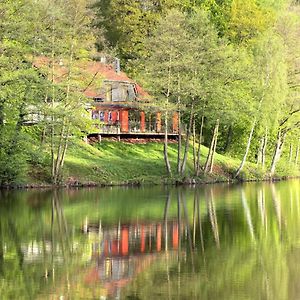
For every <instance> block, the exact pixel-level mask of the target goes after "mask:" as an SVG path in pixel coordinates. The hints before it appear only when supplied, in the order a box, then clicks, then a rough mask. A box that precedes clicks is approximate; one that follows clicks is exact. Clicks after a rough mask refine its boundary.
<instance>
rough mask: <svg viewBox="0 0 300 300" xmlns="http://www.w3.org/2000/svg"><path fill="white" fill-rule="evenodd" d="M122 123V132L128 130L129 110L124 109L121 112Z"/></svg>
mask: <svg viewBox="0 0 300 300" xmlns="http://www.w3.org/2000/svg"><path fill="white" fill-rule="evenodd" d="M120 123H121V132H128V131H129V126H128V111H127V110H122V111H121V112H120Z"/></svg>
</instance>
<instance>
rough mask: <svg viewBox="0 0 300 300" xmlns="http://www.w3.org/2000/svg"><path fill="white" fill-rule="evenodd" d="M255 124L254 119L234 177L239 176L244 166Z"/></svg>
mask: <svg viewBox="0 0 300 300" xmlns="http://www.w3.org/2000/svg"><path fill="white" fill-rule="evenodd" d="M255 126H256V119H255V120H254V122H253V125H252V128H251V131H250V134H249V137H248V142H247V146H246V151H245V154H244V157H243V159H242V161H241V164H240V166H239V168H238V169H237V171H236V173H235V176H234V177H238V176H239V174H240V172H241V171H242V169H243V167H244V165H245V163H246V160H247V156H248V152H249V149H250V146H251V141H252V136H253V132H254V129H255Z"/></svg>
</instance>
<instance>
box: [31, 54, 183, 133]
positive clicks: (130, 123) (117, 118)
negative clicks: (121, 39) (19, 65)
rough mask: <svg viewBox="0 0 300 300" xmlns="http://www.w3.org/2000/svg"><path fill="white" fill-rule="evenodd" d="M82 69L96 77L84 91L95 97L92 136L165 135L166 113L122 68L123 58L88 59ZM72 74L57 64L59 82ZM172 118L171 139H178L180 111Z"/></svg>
mask: <svg viewBox="0 0 300 300" xmlns="http://www.w3.org/2000/svg"><path fill="white" fill-rule="evenodd" d="M49 64H50V60H49V59H48V58H46V57H39V58H37V59H36V61H35V66H36V67H38V68H42V67H44V66H47V65H48V66H49ZM77 68H78V69H80V70H81V71H82V74H81V76H82V78H83V80H84V78H85V77H89V78H92V80H93V83H94V84H90V85H88V86H87V88H85V89H84V90H83V93H84V95H85V96H86V97H87V98H89V99H91V104H90V105H89V107H87V110H88V111H89V112H90V115H91V119H92V120H94V121H95V126H94V127H93V128H94V129H93V130H92V132H89V133H88V137H97V138H101V137H118V138H119V139H122V138H163V136H164V114H162V112H161V111H160V109H159V108H158V107H157V106H156V105H154V104H153V105H152V104H151V102H152V101H153V99H152V98H151V96H150V95H149V94H148V93H147V92H146V91H145V90H144V89H143V88H142V87H141V86H140V85H139V84H137V83H136V82H135V81H134V80H132V79H130V78H129V77H128V76H127V75H126V74H125V73H124V72H122V71H121V70H120V61H119V60H118V59H114V60H113V61H110V62H109V61H108V58H106V57H103V58H101V61H87V62H84V63H80V65H79V66H77ZM67 73H68V70H67V69H66V68H65V67H64V64H63V62H60V63H57V65H56V67H55V76H56V79H55V80H56V81H57V82H59V80H60V78H63V77H64V76H65V75H66V74H67ZM95 82H96V83H97V82H99V86H97V84H96V85H95ZM169 115H170V117H169V118H170V120H168V124H169V128H168V133H169V138H171V139H172V138H173V139H175V138H177V135H178V114H177V112H173V113H172V114H169Z"/></svg>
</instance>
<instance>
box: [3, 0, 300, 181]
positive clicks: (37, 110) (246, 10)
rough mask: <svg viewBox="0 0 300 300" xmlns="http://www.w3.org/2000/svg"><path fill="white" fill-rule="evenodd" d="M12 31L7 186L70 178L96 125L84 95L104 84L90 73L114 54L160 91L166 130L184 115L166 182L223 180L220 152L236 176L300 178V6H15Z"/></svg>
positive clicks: (8, 5) (129, 2)
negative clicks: (88, 68) (80, 145)
mask: <svg viewBox="0 0 300 300" xmlns="http://www.w3.org/2000/svg"><path fill="white" fill-rule="evenodd" d="M0 28H1V30H0V68H1V69H0V70H1V71H0V86H1V88H0V185H2V186H3V185H10V184H16V183H20V182H24V181H26V180H28V174H31V173H32V172H35V176H39V175H40V176H42V177H43V178H44V181H46V182H49V183H53V184H60V183H62V182H63V181H64V178H65V177H64V166H65V160H66V157H67V156H68V151H69V150H70V149H72V145H74V144H76V143H77V141H78V142H79V141H81V140H82V139H83V137H84V136H86V133H87V132H89V130H90V128H91V127H92V126H93V124H92V120H91V118H90V115H89V114H88V112H87V111H86V106H87V103H88V101H89V99H87V98H86V97H84V95H83V91H85V89H86V88H87V87H89V86H91V85H94V86H97V85H99V82H97V81H96V80H94V78H93V77H92V76H91V75H90V74H84V73H83V72H82V70H81V69H80V68H78V65H79V64H80V63H81V62H87V61H93V60H94V61H98V60H100V58H101V55H102V54H103V53H105V54H108V55H111V56H112V57H118V58H119V59H120V61H121V66H122V69H123V70H124V71H125V72H126V73H127V74H129V75H130V76H131V77H132V78H134V79H135V80H136V81H137V82H139V83H140V84H141V85H142V86H143V87H144V88H145V89H146V90H147V91H148V92H149V94H150V95H151V97H152V98H151V105H148V106H149V107H146V108H145V109H149V110H151V106H153V105H155V106H159V107H161V109H162V111H163V113H164V122H165V128H167V125H168V114H170V112H171V111H174V110H176V111H177V112H178V114H179V125H178V130H179V134H178V143H176V146H175V148H176V154H177V158H176V163H175V164H174V163H173V164H172V163H170V158H169V152H170V144H169V139H168V133H167V131H166V132H165V138H164V143H163V145H161V151H162V152H163V160H164V165H165V174H162V176H167V177H170V178H172V177H174V176H177V177H185V176H191V177H199V176H204V175H205V174H210V173H213V172H214V164H215V156H216V153H219V154H222V155H224V156H226V157H230V158H233V159H236V160H238V161H239V164H238V167H237V168H235V170H232V172H231V174H230V177H231V178H237V179H239V178H242V177H243V176H242V174H243V170H244V168H245V165H247V163H251V164H252V165H253V166H255V168H256V169H257V170H258V171H259V173H260V174H263V178H272V177H274V176H276V174H277V170H278V166H281V169H282V170H283V173H284V175H286V176H288V175H290V174H293V175H299V166H298V158H299V151H300V140H299V139H300V134H299V133H300V132H299V129H300V93H299V91H300V90H299V89H300V56H299V53H300V3H299V1H295V0H294V1H292V0H181V1H180V0H39V1H37V0H18V1H15V0H3V1H1V3H0ZM39 57H46V58H48V59H49V67H48V68H43V67H37V64H36V60H37V58H39ZM62 62H63V64H64V66H65V67H66V69H67V70H68V72H67V73H66V75H65V76H63V78H60V80H56V79H55V68H56V66H57V65H61V64H62ZM33 116H34V118H35V119H36V118H38V120H39V122H38V123H36V124H34V125H33V124H31V122H30V120H31V119H32V117H33ZM115 147H117V145H116V146H115ZM171 147H173V148H174V145H171ZM173 148H172V149H171V150H172V151H173V150H174V149H173ZM203 149H206V150H205V151H203ZM100 151H101V148H100ZM204 152H205V154H206V155H204ZM187 166H189V168H188V167H187ZM33 170H35V171H33ZM291 170H292V171H291ZM125 171H126V170H125ZM69 175H70V174H69ZM71 175H72V174H71Z"/></svg>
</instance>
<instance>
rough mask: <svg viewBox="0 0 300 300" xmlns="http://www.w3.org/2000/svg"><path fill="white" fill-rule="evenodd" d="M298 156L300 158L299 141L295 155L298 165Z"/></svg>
mask: <svg viewBox="0 0 300 300" xmlns="http://www.w3.org/2000/svg"><path fill="white" fill-rule="evenodd" d="M298 158H299V141H298V145H297V149H296V155H295V165H296V166H297V165H298Z"/></svg>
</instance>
